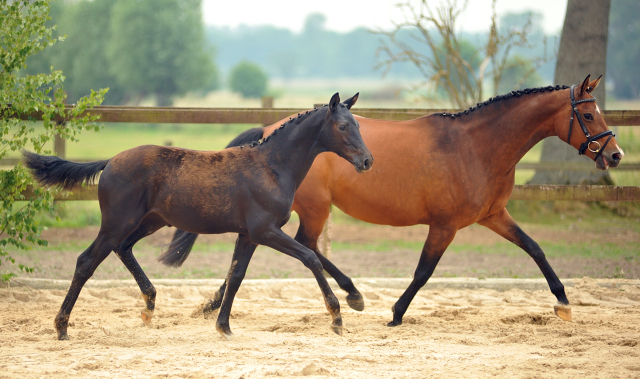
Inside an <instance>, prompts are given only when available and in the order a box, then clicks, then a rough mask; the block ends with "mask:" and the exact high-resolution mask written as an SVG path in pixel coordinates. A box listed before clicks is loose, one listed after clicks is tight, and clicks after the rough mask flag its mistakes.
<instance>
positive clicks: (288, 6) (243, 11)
mask: <svg viewBox="0 0 640 379" xmlns="http://www.w3.org/2000/svg"><path fill="white" fill-rule="evenodd" d="M441 1H443V0H434V1H430V4H433V5H432V6H436V5H437V4H438V3H440V2H441ZM398 2H399V0H315V1H308V0H202V12H203V15H204V22H205V24H207V25H215V26H228V27H231V28H235V27H237V26H239V25H241V24H244V25H250V26H257V25H273V26H277V27H280V28H287V29H291V30H293V31H295V32H299V31H300V30H302V27H303V24H304V21H305V19H306V17H307V16H308V15H309V14H311V13H318V12H319V13H323V14H324V15H325V16H326V17H327V22H326V24H325V27H326V28H327V29H329V30H333V31H338V32H348V31H351V30H353V29H355V28H356V27H365V28H368V29H378V28H381V29H391V28H392V27H393V24H392V21H396V22H399V21H402V20H403V17H402V14H401V13H400V12H399V11H398V9H397V8H396V7H395V4H397V3H398ZM459 2H460V1H459ZM566 7H567V0H498V2H497V5H496V11H497V13H498V16H499V15H501V14H503V13H506V12H522V11H525V10H533V11H538V12H541V13H542V14H543V15H544V20H543V27H544V30H545V32H547V34H552V33H557V32H558V31H559V30H560V29H561V28H562V23H563V21H564V14H565V11H566ZM490 19H491V0H469V4H468V6H467V10H466V12H465V14H464V19H463V20H462V21H463V22H459V25H460V26H461V27H462V28H463V30H465V31H469V32H472V31H486V30H488V28H489V21H490Z"/></svg>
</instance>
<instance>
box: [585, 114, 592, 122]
mask: <svg viewBox="0 0 640 379" xmlns="http://www.w3.org/2000/svg"><path fill="white" fill-rule="evenodd" d="M584 118H585V120H589V121H593V116H592V115H591V113H585V114H584Z"/></svg>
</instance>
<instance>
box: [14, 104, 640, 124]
mask: <svg viewBox="0 0 640 379" xmlns="http://www.w3.org/2000/svg"><path fill="white" fill-rule="evenodd" d="M308 109H309V108H178V107H121V106H108V105H102V106H98V107H95V108H93V109H91V110H90V111H87V113H90V114H92V115H100V122H139V123H165V124H272V123H274V122H276V121H278V120H281V119H283V118H285V117H287V116H290V115H292V114H294V113H298V112H303V111H306V110H308ZM459 111H460V110H459V109H423V108H406V109H403V108H398V109H387V108H357V109H354V112H353V113H354V114H357V115H359V116H362V117H368V118H376V119H379V120H396V121H402V120H411V119H414V118H418V117H421V116H424V115H427V114H430V113H442V112H459ZM603 116H604V119H605V121H606V123H607V125H611V126H636V125H640V110H605V111H603ZM21 118H22V119H25V120H26V119H35V120H42V112H34V113H30V114H25V115H22V117H21ZM55 120H56V121H65V120H63V119H59V118H57V119H55Z"/></svg>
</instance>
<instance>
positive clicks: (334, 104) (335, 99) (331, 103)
mask: <svg viewBox="0 0 640 379" xmlns="http://www.w3.org/2000/svg"><path fill="white" fill-rule="evenodd" d="M338 104H340V95H339V94H338V92H336V93H335V94H334V95H333V96H331V100H329V110H330V111H331V112H333V111H335V110H336V107H337V106H338Z"/></svg>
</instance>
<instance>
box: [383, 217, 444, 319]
mask: <svg viewBox="0 0 640 379" xmlns="http://www.w3.org/2000/svg"><path fill="white" fill-rule="evenodd" d="M456 232H457V228H455V227H450V226H442V225H440V226H435V225H432V226H430V227H429V235H428V236H427V241H426V242H425V244H424V247H423V248H422V254H421V255H420V261H419V262H418V267H416V271H415V273H414V275H413V280H412V281H411V284H409V287H407V289H406V290H405V291H404V293H403V294H402V296H400V298H399V299H398V301H397V302H396V303H395V304H394V305H393V307H391V311H392V312H393V320H392V321H391V322H389V323H388V324H387V326H397V325H400V324H402V317H403V316H404V314H405V312H406V311H407V308H409V304H411V301H412V300H413V298H414V297H415V295H416V293H418V290H420V288H422V287H423V286H424V285H425V284H426V283H427V281H428V280H429V278H430V277H431V274H433V270H435V269H436V266H437V265H438V262H439V261H440V258H441V257H442V254H444V251H445V250H446V249H447V247H448V246H449V244H450V243H451V241H453V237H455V235H456Z"/></svg>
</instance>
